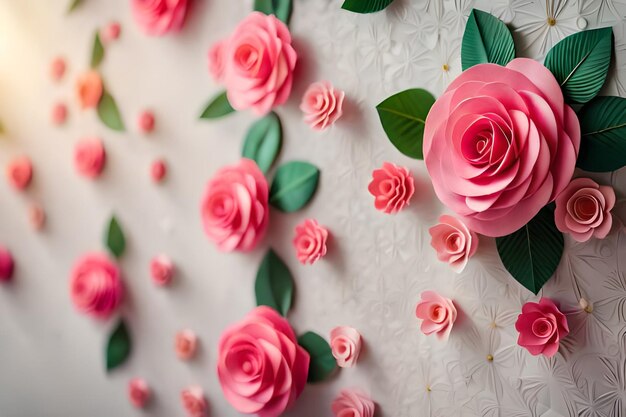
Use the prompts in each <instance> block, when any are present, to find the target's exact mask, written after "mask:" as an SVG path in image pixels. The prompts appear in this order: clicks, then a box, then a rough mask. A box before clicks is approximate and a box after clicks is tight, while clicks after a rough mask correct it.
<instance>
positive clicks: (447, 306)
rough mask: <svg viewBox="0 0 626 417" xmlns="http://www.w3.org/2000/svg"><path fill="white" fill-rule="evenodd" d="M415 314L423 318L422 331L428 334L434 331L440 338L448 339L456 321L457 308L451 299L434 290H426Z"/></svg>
mask: <svg viewBox="0 0 626 417" xmlns="http://www.w3.org/2000/svg"><path fill="white" fill-rule="evenodd" d="M415 315H416V316H417V318H418V319H422V325H421V327H420V329H421V330H422V333H424V334H425V335H427V336H429V335H431V334H433V333H434V334H436V335H437V338H438V339H439V340H447V339H448V337H449V336H450V332H451V331H452V326H453V325H454V322H455V321H456V317H457V310H456V307H455V306H454V303H453V302H452V300H451V299H449V298H445V297H442V296H441V295H439V294H437V293H436V292H434V291H424V292H423V293H422V300H421V301H420V302H419V303H417V308H416V310H415Z"/></svg>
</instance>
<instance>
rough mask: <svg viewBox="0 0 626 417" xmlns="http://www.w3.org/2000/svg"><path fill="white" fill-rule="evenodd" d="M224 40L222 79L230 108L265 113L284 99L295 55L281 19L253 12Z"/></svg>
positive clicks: (286, 94)
mask: <svg viewBox="0 0 626 417" xmlns="http://www.w3.org/2000/svg"><path fill="white" fill-rule="evenodd" d="M227 42H228V44H227V45H226V46H224V47H223V48H225V49H224V54H225V55H224V56H222V59H223V60H224V63H223V65H224V70H223V82H224V85H225V86H226V90H227V92H228V101H230V104H231V105H232V106H233V108H235V109H237V110H245V109H248V108H250V109H252V111H253V112H254V113H256V114H258V115H264V114H267V113H269V112H270V110H272V108H273V107H275V106H279V105H281V104H283V103H284V102H285V101H287V99H288V98H289V94H290V93H291V85H292V82H293V70H294V68H295V67H296V60H297V58H298V55H297V54H296V51H295V49H293V46H291V34H290V33H289V29H288V28H287V26H286V25H285V24H284V23H283V22H281V21H280V20H278V19H277V18H276V16H274V15H269V16H268V15H265V14H263V13H260V12H253V13H251V14H250V15H249V16H248V17H247V18H245V19H244V20H243V21H242V22H241V23H239V25H238V26H237V28H236V29H235V31H234V33H233V35H232V36H231V37H230V38H229V40H228V41H227Z"/></svg>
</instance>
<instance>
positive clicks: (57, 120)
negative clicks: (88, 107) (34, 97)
mask: <svg viewBox="0 0 626 417" xmlns="http://www.w3.org/2000/svg"><path fill="white" fill-rule="evenodd" d="M50 120H51V121H52V124H53V125H56V126H59V125H62V124H63V123H65V121H66V120H67V106H66V105H65V103H56V104H55V105H54V106H52V113H51V114H50Z"/></svg>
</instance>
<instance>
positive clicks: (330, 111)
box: [300, 81, 346, 130]
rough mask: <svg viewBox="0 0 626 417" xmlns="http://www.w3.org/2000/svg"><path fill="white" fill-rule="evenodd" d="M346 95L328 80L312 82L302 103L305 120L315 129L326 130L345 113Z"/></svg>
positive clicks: (301, 107)
mask: <svg viewBox="0 0 626 417" xmlns="http://www.w3.org/2000/svg"><path fill="white" fill-rule="evenodd" d="M345 95H346V94H345V93H344V92H343V91H341V90H337V89H335V87H333V85H332V84H331V83H330V82H328V81H319V82H316V83H313V84H311V85H310V86H309V88H307V90H306V92H305V93H304V97H302V103H300V110H302V112H303V113H304V121H305V122H306V123H307V124H308V125H309V126H311V128H312V129H313V130H324V129H326V128H327V127H328V126H330V125H332V124H334V123H335V122H336V121H337V120H338V119H339V118H340V117H341V116H342V115H343V100H344V97H345Z"/></svg>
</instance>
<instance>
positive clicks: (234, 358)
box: [217, 306, 310, 417]
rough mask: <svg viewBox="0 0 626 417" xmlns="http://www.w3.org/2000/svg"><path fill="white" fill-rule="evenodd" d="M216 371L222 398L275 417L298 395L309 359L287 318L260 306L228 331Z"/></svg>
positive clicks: (242, 409)
mask: <svg viewBox="0 0 626 417" xmlns="http://www.w3.org/2000/svg"><path fill="white" fill-rule="evenodd" d="M218 351H219V357H218V365H217V373H218V377H219V381H220V384H221V386H222V390H223V392H224V396H225V397H226V399H227V400H228V402H229V403H230V404H231V405H232V406H233V407H234V408H235V409H236V410H237V411H238V412H240V413H244V414H257V415H259V416H260V417H277V416H279V415H281V414H283V412H284V411H285V410H287V409H288V408H289V407H291V406H292V405H293V404H294V402H295V401H296V399H297V398H298V397H299V396H300V394H301V393H302V390H303V389H304V386H305V385H306V381H307V376H308V373H309V361H310V357H309V354H308V353H307V351H305V350H304V349H303V348H302V347H301V346H299V345H298V341H297V339H296V335H295V333H294V332H293V330H292V329H291V326H290V325H289V323H288V322H287V320H286V319H285V318H283V317H282V316H280V314H278V313H277V312H276V311H275V310H273V309H271V308H269V307H265V306H261V307H257V308H255V309H254V310H252V312H250V313H249V314H248V315H247V316H246V318H245V319H244V320H243V321H242V322H240V323H238V324H236V325H234V326H232V327H230V328H229V329H227V330H226V331H225V332H224V333H223V334H222V337H221V339H220V342H219V348H218Z"/></svg>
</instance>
